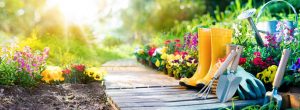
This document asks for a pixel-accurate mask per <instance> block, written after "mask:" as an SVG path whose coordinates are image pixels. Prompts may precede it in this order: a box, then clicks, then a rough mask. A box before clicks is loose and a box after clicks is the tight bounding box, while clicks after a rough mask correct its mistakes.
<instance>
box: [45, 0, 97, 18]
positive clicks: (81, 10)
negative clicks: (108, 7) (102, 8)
mask: <svg viewBox="0 0 300 110" xmlns="http://www.w3.org/2000/svg"><path fill="white" fill-rule="evenodd" d="M98 2H99V1H98V0H47V5H48V6H50V7H51V6H55V7H58V8H59V10H60V12H61V13H62V15H63V17H64V19H65V20H66V21H67V22H68V23H75V24H90V23H92V22H93V21H95V20H96V19H97V17H98V10H99V6H98V5H99V3H98Z"/></svg>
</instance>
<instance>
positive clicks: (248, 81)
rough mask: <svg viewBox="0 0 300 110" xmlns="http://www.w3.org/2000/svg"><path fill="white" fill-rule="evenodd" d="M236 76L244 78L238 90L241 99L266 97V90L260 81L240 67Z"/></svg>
mask: <svg viewBox="0 0 300 110" xmlns="http://www.w3.org/2000/svg"><path fill="white" fill-rule="evenodd" d="M235 75H236V76H238V77H242V81H241V83H240V85H239V87H238V90H237V92H238V95H239V97H240V99H242V100H245V99H258V98H262V97H264V95H265V93H266V89H265V86H264V84H263V83H262V82H261V81H260V80H259V79H257V78H256V77H255V76H253V75H252V74H251V73H248V72H247V71H245V70H244V69H243V68H242V67H240V66H238V68H237V71H236V73H235Z"/></svg>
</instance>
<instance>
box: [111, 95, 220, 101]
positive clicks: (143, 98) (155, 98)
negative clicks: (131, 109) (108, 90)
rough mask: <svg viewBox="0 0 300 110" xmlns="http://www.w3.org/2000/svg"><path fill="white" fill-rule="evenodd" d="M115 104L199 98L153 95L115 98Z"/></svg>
mask: <svg viewBox="0 0 300 110" xmlns="http://www.w3.org/2000/svg"><path fill="white" fill-rule="evenodd" d="M212 98H216V96H215V95H209V96H208V99H212ZM112 99H113V100H114V101H115V102H141V101H144V102H151V101H152V102H153V101H178V100H179V101H183V100H197V99H199V98H198V97H197V96H195V95H193V94H173V95H152V96H130V97H113V96H112Z"/></svg>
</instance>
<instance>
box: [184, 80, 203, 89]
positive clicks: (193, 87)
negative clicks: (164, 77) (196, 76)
mask: <svg viewBox="0 0 300 110" xmlns="http://www.w3.org/2000/svg"><path fill="white" fill-rule="evenodd" d="M179 85H180V86H185V87H187V88H188V89H196V90H200V89H201V88H198V87H197V86H191V85H187V84H185V83H184V82H179Z"/></svg>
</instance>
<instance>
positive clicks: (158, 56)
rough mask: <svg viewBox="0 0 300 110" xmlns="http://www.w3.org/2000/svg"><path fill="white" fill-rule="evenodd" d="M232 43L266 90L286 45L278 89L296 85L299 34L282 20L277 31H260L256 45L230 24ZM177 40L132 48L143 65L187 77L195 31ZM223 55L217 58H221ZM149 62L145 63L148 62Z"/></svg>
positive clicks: (194, 54) (194, 63) (193, 68)
mask: <svg viewBox="0 0 300 110" xmlns="http://www.w3.org/2000/svg"><path fill="white" fill-rule="evenodd" d="M234 29H235V34H234V36H233V38H232V41H233V44H238V45H242V46H243V47H244V52H243V54H242V57H241V58H240V62H239V65H240V66H242V67H243V68H245V70H246V71H248V72H250V73H252V74H253V75H254V76H256V77H257V78H258V79H260V80H261V81H262V82H263V83H264V84H265V87H266V89H267V90H268V91H271V90H272V82H273V80H274V77H275V73H276V71H277V66H278V65H279V60H280V57H281V52H282V50H283V49H286V48H288V49H290V50H291V51H292V52H291V56H290V57H289V62H288V64H287V69H286V71H285V76H284V80H283V86H281V87H280V89H279V90H280V91H282V92H284V91H289V89H290V88H291V87H296V88H299V87H300V83H299V82H300V77H299V76H300V57H299V56H300V55H299V54H300V52H299V44H300V43H299V39H297V38H299V34H298V33H297V28H296V29H290V28H288V27H287V26H286V24H285V23H284V22H278V24H277V31H278V32H277V33H273V34H270V33H267V34H265V35H262V38H263V40H264V45H265V46H264V47H258V46H256V45H255V43H253V39H249V38H247V37H249V36H246V37H245V36H241V35H248V34H247V33H248V32H245V31H242V30H243V29H242V26H234ZM183 39H184V41H183V45H181V42H180V40H178V39H175V40H167V41H165V44H164V45H161V47H158V46H154V45H146V46H144V47H142V48H138V49H136V51H135V56H136V58H137V59H138V61H139V62H141V63H142V64H144V65H150V64H152V65H151V66H153V64H155V67H154V68H155V69H157V70H160V71H164V72H165V73H166V74H169V75H170V76H174V77H175V78H176V79H179V78H183V77H187V78H189V77H191V76H193V74H194V72H195V71H196V69H197V62H198V61H197V59H198V58H197V57H198V56H197V55H198V51H197V45H198V43H197V39H198V38H197V33H188V34H186V35H185V36H183ZM222 59H223V58H220V60H222ZM148 62H149V63H148Z"/></svg>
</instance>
